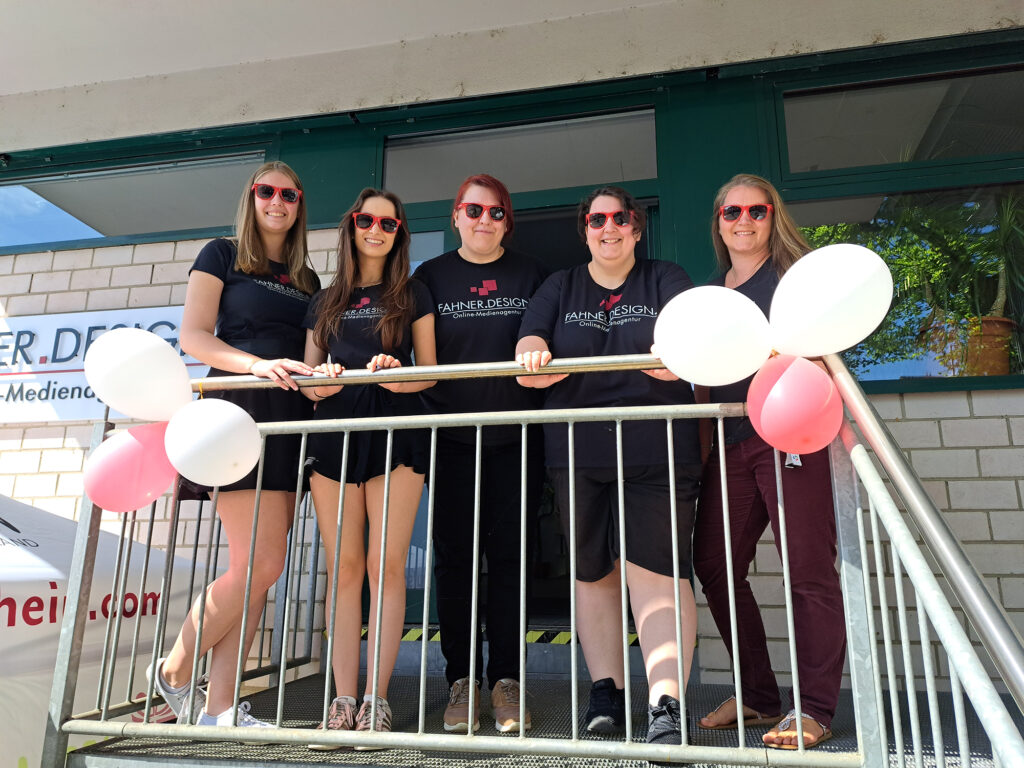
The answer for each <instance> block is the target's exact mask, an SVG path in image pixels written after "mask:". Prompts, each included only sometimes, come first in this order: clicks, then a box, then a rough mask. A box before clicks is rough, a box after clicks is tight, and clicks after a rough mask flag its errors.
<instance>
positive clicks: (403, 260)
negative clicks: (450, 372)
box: [313, 187, 413, 353]
mask: <svg viewBox="0 0 1024 768" xmlns="http://www.w3.org/2000/svg"><path fill="white" fill-rule="evenodd" d="M371 197H381V198H384V199H385V200H388V201H390V202H391V204H392V205H394V206H395V218H397V219H399V220H400V221H401V222H402V223H401V225H400V226H399V227H398V232H396V233H395V242H394V243H393V244H392V246H391V251H390V252H388V256H387V261H386V262H385V263H384V288H383V294H382V296H381V300H380V303H381V306H382V307H383V309H384V314H383V316H382V317H381V318H380V320H378V321H377V327H376V329H375V330H376V331H377V333H379V334H380V338H381V344H382V346H383V347H384V351H385V352H388V353H392V352H394V351H395V350H396V349H397V348H398V345H399V344H401V343H402V336H403V334H404V331H405V326H406V325H408V324H409V321H410V319H411V317H412V313H413V296H412V289H411V288H410V287H409V242H410V239H411V236H410V235H409V225H408V224H406V221H405V208H403V207H402V201H401V200H399V199H398V197H397V195H395V194H394V193H393V192H388V191H386V190H383V189H374V188H373V187H367V188H366V189H364V190H363V191H362V192H360V193H359V197H357V198H356V201H355V202H354V203H353V204H352V207H351V208H349V209H348V210H347V211H345V214H344V215H343V216H342V217H341V223H340V224H338V268H337V270H336V271H335V273H334V279H333V280H332V281H331V284H330V285H329V286H328V287H327V288H326V289H324V292H323V295H322V296H321V297H320V300H319V302H318V304H317V315H316V327H315V328H314V329H313V340H314V341H315V342H316V344H317V346H318V347H320V348H321V349H327V347H328V345H329V344H330V339H331V337H332V336H335V335H337V334H338V332H339V331H340V329H341V321H342V315H343V314H344V313H345V310H347V309H348V303H349V299H350V298H351V297H352V289H353V287H354V286H355V285H356V284H357V283H358V282H359V259H358V258H356V253H355V224H354V223H353V214H356V213H359V212H360V211H361V210H363V204H364V203H365V202H366V201H367V200H369V199H370V198H371Z"/></svg>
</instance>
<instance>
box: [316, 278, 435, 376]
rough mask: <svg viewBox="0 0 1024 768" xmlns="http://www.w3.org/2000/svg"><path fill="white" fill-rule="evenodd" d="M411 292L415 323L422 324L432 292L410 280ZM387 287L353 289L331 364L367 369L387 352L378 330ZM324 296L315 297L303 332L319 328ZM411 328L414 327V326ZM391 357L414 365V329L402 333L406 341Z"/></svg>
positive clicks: (331, 346)
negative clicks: (420, 321) (383, 294)
mask: <svg viewBox="0 0 1024 768" xmlns="http://www.w3.org/2000/svg"><path fill="white" fill-rule="evenodd" d="M409 289H410V290H411V291H412V296H413V313H412V320H413V321H416V320H419V319H420V318H421V317H423V316H424V315H429V314H430V313H431V311H432V308H431V302H430V292H429V291H427V288H426V286H424V285H423V283H421V282H420V281H419V280H410V281H409ZM382 290H383V285H382V284H380V283H378V284H377V285H370V286H367V287H365V288H353V289H352V295H351V296H350V297H349V302H348V309H346V310H345V312H344V313H342V318H341V326H340V327H339V329H338V333H337V334H335V335H334V336H332V337H331V339H330V343H329V344H328V345H327V351H328V352H330V354H331V360H332V361H333V362H335V363H340V364H341V365H343V366H345V367H346V368H363V367H365V366H366V364H367V363H368V362H370V358H371V357H373V356H374V355H376V354H379V353H381V352H385V351H387V350H385V349H384V346H383V344H381V340H380V333H378V332H377V329H376V326H377V323H378V322H379V321H380V318H381V317H382V316H383V315H384V308H383V307H382V306H381V304H380V298H381V293H382ZM323 296H324V292H323V291H321V292H320V293H318V294H317V295H316V296H314V297H313V301H312V302H310V304H309V310H308V311H307V313H306V317H305V318H304V319H303V321H302V327H303V328H310V329H311V328H314V327H316V317H317V314H318V312H319V306H320V302H321V301H322V300H323ZM410 326H411V323H410ZM388 354H391V355H394V356H395V357H396V358H398V359H399V360H400V361H401V363H402V365H403V366H408V365H412V363H413V360H412V328H411V327H407V328H406V329H405V331H404V333H402V341H401V342H400V343H399V345H398V349H397V350H391V351H388Z"/></svg>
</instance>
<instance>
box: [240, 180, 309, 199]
mask: <svg viewBox="0 0 1024 768" xmlns="http://www.w3.org/2000/svg"><path fill="white" fill-rule="evenodd" d="M252 189H253V191H254V192H255V193H256V197H258V198H259V199H260V200H272V199H273V198H274V195H275V194H279V195H281V199H282V200H283V201H284V202H286V203H297V202H299V198H300V197H302V190H301V189H296V188H295V187H275V186H274V185H273V184H262V183H260V182H256V183H255V184H253V185H252Z"/></svg>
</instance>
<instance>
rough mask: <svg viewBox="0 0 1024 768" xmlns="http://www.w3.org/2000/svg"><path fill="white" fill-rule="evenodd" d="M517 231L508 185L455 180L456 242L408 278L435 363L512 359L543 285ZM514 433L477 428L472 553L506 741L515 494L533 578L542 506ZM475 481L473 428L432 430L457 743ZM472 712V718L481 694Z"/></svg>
mask: <svg viewBox="0 0 1024 768" xmlns="http://www.w3.org/2000/svg"><path fill="white" fill-rule="evenodd" d="M514 221H515V219H514V216H513V211H512V201H511V197H510V195H509V192H508V189H507V188H506V187H505V185H504V184H502V183H501V182H500V181H499V180H498V179H496V178H494V177H493V176H489V175H487V174H478V175H475V176H470V177H469V178H467V179H466V180H465V181H464V182H462V185H461V186H460V187H459V191H458V193H457V194H456V195H455V200H454V202H453V204H452V228H453V229H455V230H456V231H457V232H458V233H459V238H460V240H461V242H462V244H461V245H460V246H459V248H458V249H456V250H454V251H449V252H447V253H443V254H441V255H440V256H438V257H437V258H434V259H431V260H430V261H427V262H425V263H424V264H423V265H422V266H420V268H419V269H418V270H416V277H418V278H419V279H420V280H422V281H423V282H424V283H425V284H426V285H427V287H428V288H429V289H430V293H431V295H432V297H433V300H434V313H435V316H436V336H437V359H438V362H439V363H441V364H442V365H445V364H449V363H484V362H491V361H495V360H508V359H509V357H510V356H511V354H512V351H513V349H514V348H515V345H516V339H517V338H518V335H517V334H518V332H519V323H520V320H521V319H522V316H523V312H524V311H525V310H526V306H527V304H528V303H529V301H530V297H531V296H532V295H533V292H534V291H535V290H537V286H538V285H540V284H541V281H542V280H543V279H544V278H545V276H546V275H547V271H546V270H545V269H544V268H543V267H542V266H541V265H540V264H539V263H537V262H536V261H534V259H532V258H531V257H529V256H527V255H526V254H523V253H519V252H517V251H514V250H511V249H509V248H506V247H505V245H504V244H505V242H506V241H507V240H508V237H509V236H510V235H511V234H512V230H513V227H514ZM424 395H425V400H426V401H427V405H428V407H429V408H430V410H431V411H432V412H433V413H460V412H465V411H484V412H488V411H516V410H529V409H533V408H539V407H540V397H539V396H538V395H539V393H538V392H535V391H531V390H526V389H523V388H522V387H520V386H518V385H517V384H516V383H515V382H514V381H512V380H511V379H508V378H483V379H459V380H448V381H440V382H438V384H437V386H436V387H434V388H432V389H430V390H428V391H427V392H425V393H424ZM534 429H535V428H534ZM521 434H522V432H521V429H520V427H519V426H516V425H511V426H500V427H488V428H486V429H484V430H482V439H481V442H482V445H481V447H480V454H481V458H480V485H479V488H480V504H479V509H480V552H481V553H482V554H483V555H484V556H485V557H486V558H487V579H486V581H484V582H482V583H483V584H484V585H485V588H486V595H485V598H484V603H483V606H482V609H481V613H482V618H483V620H484V624H485V625H486V627H487V649H488V650H487V682H488V684H489V686H490V688H491V710H492V712H493V714H494V725H495V728H497V729H498V730H499V731H502V732H512V731H518V730H519V729H520V728H522V729H523V730H525V729H527V728H529V727H530V711H529V710H526V716H525V724H523V723H520V722H519V682H520V681H519V640H520V636H521V635H520V627H519V611H517V610H511V609H510V606H511V605H512V604H513V603H511V602H510V598H512V597H513V596H515V595H518V594H519V571H520V565H521V563H520V533H519V531H520V510H521V501H522V497H523V495H525V497H526V499H525V508H526V515H527V525H526V529H527V547H526V568H527V573H529V572H530V562H531V560H532V546H531V545H532V536H530V535H529V534H530V532H532V530H533V520H534V519H535V518H536V512H537V505H538V503H539V499H540V492H541V485H542V483H543V474H544V468H543V466H544V460H543V456H542V449H541V446H540V444H539V442H540V441H539V435H538V436H537V438H538V439H535V438H534V433H533V432H530V433H529V436H528V438H527V443H528V450H527V455H526V461H525V465H526V467H525V474H526V482H525V485H524V484H522V483H521V482H520V477H521V471H520V468H521V465H522V464H523V463H524V462H523V461H522V451H521V445H522V438H521ZM475 477H476V430H474V429H472V428H468V427H467V428H462V429H442V430H440V431H439V432H438V438H437V466H436V468H435V475H434V531H433V541H434V557H435V561H434V562H435V566H434V573H435V575H436V579H437V593H436V594H437V621H438V625H439V627H440V630H441V652H442V653H443V654H444V658H445V662H446V665H445V674H446V675H447V678H448V685H449V697H448V706H447V707H446V708H445V712H444V728H445V730H446V731H451V732H456V733H465V732H466V730H467V729H468V728H469V720H470V718H469V691H470V688H469V667H470V647H469V646H470V626H471V625H470V618H471V613H472V608H473V598H472V594H471V588H472V578H473V573H474V571H475V570H478V569H479V568H480V565H481V564H480V562H479V561H474V559H473V512H474V508H475V493H476V487H477V485H476V482H475ZM527 578H529V577H527ZM527 591H529V584H528V585H527ZM515 604H516V605H518V601H516V602H515ZM478 629H479V627H478ZM477 637H480V633H479V631H478V633H477ZM481 645H482V643H480V642H477V644H476V650H475V656H476V666H475V677H476V678H477V679H476V680H475V681H474V682H475V685H477V686H479V684H480V682H481V678H482V677H483V671H484V670H483V654H482V650H481ZM475 704H476V707H475V708H476V709H477V710H479V704H480V697H479V695H477V696H476V698H475ZM478 720H479V718H478V715H477V712H474V715H473V728H474V730H476V728H477V727H479V722H478Z"/></svg>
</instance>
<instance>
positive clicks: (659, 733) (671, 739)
mask: <svg viewBox="0 0 1024 768" xmlns="http://www.w3.org/2000/svg"><path fill="white" fill-rule="evenodd" d="M647 743H648V744H682V743H683V734H682V732H681V728H680V718H679V700H678V699H673V698H672V697H671V696H669V695H668V694H665V695H664V696H662V697H661V698H660V699H658V704H657V706H654V705H648V707H647Z"/></svg>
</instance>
